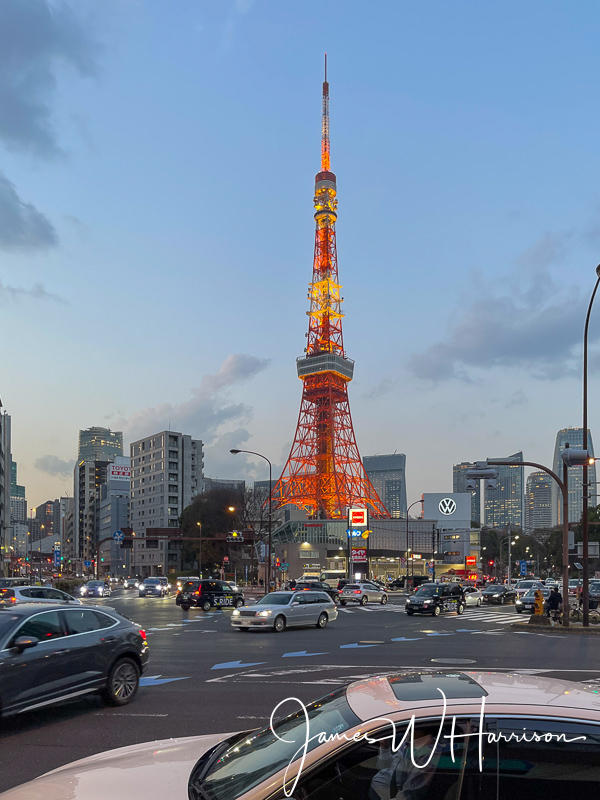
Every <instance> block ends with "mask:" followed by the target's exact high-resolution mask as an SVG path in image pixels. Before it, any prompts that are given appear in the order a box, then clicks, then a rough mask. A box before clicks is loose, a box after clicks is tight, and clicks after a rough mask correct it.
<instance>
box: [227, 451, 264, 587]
mask: <svg viewBox="0 0 600 800" xmlns="http://www.w3.org/2000/svg"><path fill="white" fill-rule="evenodd" d="M229 452H230V453H231V454H232V455H234V456H237V454H238V453H247V454H248V455H250V456H258V458H264V460H265V461H266V462H267V464H268V465H269V557H268V561H267V585H266V586H265V589H266V590H267V592H270V591H271V550H272V549H273V535H272V530H271V524H272V506H273V477H272V472H273V466H272V464H271V462H270V461H269V459H268V458H267V457H266V456H263V454H262V453H255V452H254V450H230V451H229ZM253 546H254V545H253Z"/></svg>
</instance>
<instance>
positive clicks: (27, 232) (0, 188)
mask: <svg viewBox="0 0 600 800" xmlns="http://www.w3.org/2000/svg"><path fill="white" fill-rule="evenodd" d="M57 242H58V237H57V235H56V231H55V230H54V227H53V226H52V224H51V223H50V222H49V221H48V219H47V218H46V217H45V216H44V215H43V214H42V213H41V212H40V211H38V210H37V209H36V208H35V207H34V206H32V205H31V204H30V203H25V202H24V201H23V200H21V198H20V197H19V195H18V194H17V190H16V188H15V185H14V183H11V181H9V180H8V178H7V177H6V176H5V175H3V174H2V173H1V172H0V248H2V249H3V250H17V249H22V250H24V249H41V248H46V247H54V246H55V245H56V244H57Z"/></svg>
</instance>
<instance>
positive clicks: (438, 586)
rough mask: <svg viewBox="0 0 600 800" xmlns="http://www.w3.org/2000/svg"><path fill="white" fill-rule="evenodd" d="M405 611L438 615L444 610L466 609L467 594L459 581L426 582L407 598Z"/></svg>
mask: <svg viewBox="0 0 600 800" xmlns="http://www.w3.org/2000/svg"><path fill="white" fill-rule="evenodd" d="M404 608H405V611H406V613H407V614H408V616H409V617H411V616H412V615H413V614H431V615H432V616H434V617H438V616H439V615H440V614H441V613H442V611H456V613H457V614H462V613H463V611H464V610H465V594H464V592H463V590H462V587H460V586H459V585H458V584H457V583H424V584H423V585H422V586H419V588H418V589H417V591H416V592H415V593H414V594H411V595H410V597H408V598H407V600H406V605H405V607H404Z"/></svg>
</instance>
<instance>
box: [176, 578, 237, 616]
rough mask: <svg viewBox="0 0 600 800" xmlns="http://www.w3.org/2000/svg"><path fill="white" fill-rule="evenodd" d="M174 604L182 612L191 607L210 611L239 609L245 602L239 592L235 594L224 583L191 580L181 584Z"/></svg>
mask: <svg viewBox="0 0 600 800" xmlns="http://www.w3.org/2000/svg"><path fill="white" fill-rule="evenodd" d="M175 602H176V604H177V605H178V606H181V608H182V609H183V610H184V611H189V610H190V608H192V607H193V606H196V607H197V608H201V609H202V610H203V611H210V609H211V608H240V606H243V605H244V603H245V600H244V595H243V594H242V593H241V592H235V591H234V590H233V589H232V588H231V586H230V585H229V584H228V583H225V581H216V580H202V581H201V580H192V581H187V582H186V583H184V584H183V586H182V587H181V591H179V592H178V593H177V597H176V598H175Z"/></svg>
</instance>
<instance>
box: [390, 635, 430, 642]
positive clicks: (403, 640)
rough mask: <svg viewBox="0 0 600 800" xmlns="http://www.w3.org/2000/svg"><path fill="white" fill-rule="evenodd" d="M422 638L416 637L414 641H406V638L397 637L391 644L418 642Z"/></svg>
mask: <svg viewBox="0 0 600 800" xmlns="http://www.w3.org/2000/svg"><path fill="white" fill-rule="evenodd" d="M422 638H423V637H422V636H417V638H416V639H407V638H406V636H399V637H398V638H397V639H392V642H418V641H419V640H420V639H422Z"/></svg>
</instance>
